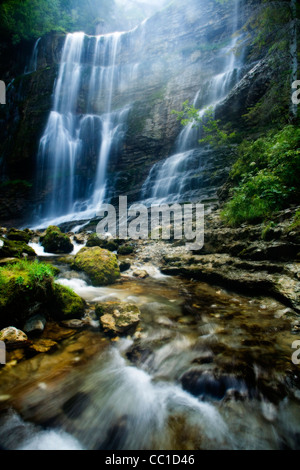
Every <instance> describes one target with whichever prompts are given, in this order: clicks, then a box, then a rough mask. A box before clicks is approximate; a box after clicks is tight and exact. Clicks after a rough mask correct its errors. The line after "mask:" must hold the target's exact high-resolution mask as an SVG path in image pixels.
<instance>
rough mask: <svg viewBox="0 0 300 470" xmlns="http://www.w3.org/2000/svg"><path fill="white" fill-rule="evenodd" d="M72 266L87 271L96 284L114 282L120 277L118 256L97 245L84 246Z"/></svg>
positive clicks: (102, 284) (101, 284)
mask: <svg viewBox="0 0 300 470" xmlns="http://www.w3.org/2000/svg"><path fill="white" fill-rule="evenodd" d="M72 266H73V267H74V268H75V269H77V270H79V271H83V272H85V273H86V274H87V275H88V276H89V278H90V280H91V282H92V284H93V285H94V286H104V285H108V284H113V283H114V282H115V281H116V280H117V279H118V278H119V277H120V268H119V266H118V261H117V257H116V256H115V255H114V254H113V253H111V252H110V251H108V250H103V249H102V248H99V247H97V246H95V247H92V248H82V249H81V250H80V251H79V253H77V255H76V256H75V258H74V262H73V265H72Z"/></svg>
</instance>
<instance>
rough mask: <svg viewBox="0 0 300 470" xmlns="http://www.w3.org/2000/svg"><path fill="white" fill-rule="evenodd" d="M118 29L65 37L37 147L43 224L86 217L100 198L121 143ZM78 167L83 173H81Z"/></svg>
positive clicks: (123, 114)
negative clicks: (116, 97) (112, 157)
mask: <svg viewBox="0 0 300 470" xmlns="http://www.w3.org/2000/svg"><path fill="white" fill-rule="evenodd" d="M122 34H123V33H119V32H116V33H112V34H107V35H104V36H87V35H85V34H84V33H73V34H68V35H67V37H66V40H65V45H64V48H63V52H62V58H61V63H60V68H59V74H58V78H57V82H56V86H55V91H54V100H53V109H52V111H51V113H50V116H49V119H48V123H47V126H46V128H45V131H44V134H43V136H42V138H41V140H40V145H39V152H38V165H37V166H38V176H37V180H38V181H39V185H38V191H39V192H42V191H44V190H46V191H47V197H46V202H45V203H44V204H43V206H42V207H40V208H39V217H40V219H41V220H43V223H48V224H50V223H51V220H52V219H55V220H56V221H57V220H61V221H63V220H72V219H73V218H74V217H75V218H78V214H80V215H79V217H82V218H84V217H85V218H91V217H93V216H94V215H95V214H96V212H97V207H98V205H99V204H100V203H101V202H103V200H104V197H105V185H106V169H107V164H108V160H109V157H110V155H111V154H112V153H113V152H116V151H117V150H118V148H119V145H120V144H121V142H122V139H123V135H124V130H125V125H126V117H127V114H128V110H129V105H128V104H126V105H125V106H124V107H122V108H120V109H113V108H112V99H113V96H114V94H115V93H116V92H117V90H118V87H119V85H120V75H121V72H120V66H119V64H117V61H116V59H117V57H118V52H119V47H120V39H121V37H122ZM134 67H135V64H134V65H133V68H134ZM84 97H85V99H84ZM83 101H84V102H85V105H83ZM91 159H92V160H91ZM93 161H94V163H92V162H93ZM80 167H81V168H82V167H84V168H85V172H86V174H87V175H88V176H87V175H85V176H84V177H83V175H82V172H81V171H80V170H79V168H80ZM60 218H61V219H60ZM45 221H47V222H45Z"/></svg>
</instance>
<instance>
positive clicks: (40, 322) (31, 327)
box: [23, 315, 46, 335]
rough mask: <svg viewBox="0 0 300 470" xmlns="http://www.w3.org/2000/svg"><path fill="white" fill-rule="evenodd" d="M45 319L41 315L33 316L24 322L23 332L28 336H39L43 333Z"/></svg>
mask: <svg viewBox="0 0 300 470" xmlns="http://www.w3.org/2000/svg"><path fill="white" fill-rule="evenodd" d="M45 325H46V319H45V317H44V316H43V315H34V316H32V317H30V318H28V320H27V321H26V323H25V325H24V328H23V330H24V331H25V333H27V334H28V335H36V334H40V333H42V332H43V331H44V328H45Z"/></svg>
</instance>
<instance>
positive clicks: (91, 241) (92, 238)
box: [86, 233, 118, 251]
mask: <svg viewBox="0 0 300 470" xmlns="http://www.w3.org/2000/svg"><path fill="white" fill-rule="evenodd" d="M86 246H87V247H88V248H91V247H93V246H98V247H100V248H103V249H104V250H108V251H117V249H118V244H117V243H116V242H115V241H114V240H107V239H102V238H99V237H98V235H97V233H91V234H90V235H89V237H88V240H87V243H86Z"/></svg>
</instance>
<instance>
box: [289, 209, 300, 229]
mask: <svg viewBox="0 0 300 470" xmlns="http://www.w3.org/2000/svg"><path fill="white" fill-rule="evenodd" d="M294 230H300V209H298V210H297V211H296V212H295V215H294V217H293V221H292V223H291V225H290V226H289V228H288V231H289V232H292V231H294Z"/></svg>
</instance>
